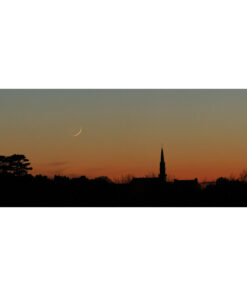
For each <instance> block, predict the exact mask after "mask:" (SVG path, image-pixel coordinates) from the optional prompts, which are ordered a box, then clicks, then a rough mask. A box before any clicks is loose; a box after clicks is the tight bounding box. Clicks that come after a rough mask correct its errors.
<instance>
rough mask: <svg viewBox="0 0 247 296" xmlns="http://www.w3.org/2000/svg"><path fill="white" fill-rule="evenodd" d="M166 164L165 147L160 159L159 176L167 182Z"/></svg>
mask: <svg viewBox="0 0 247 296" xmlns="http://www.w3.org/2000/svg"><path fill="white" fill-rule="evenodd" d="M166 176H167V175H166V165H165V158H164V149H163V147H162V149H161V159H160V175H159V178H160V180H161V181H162V182H166Z"/></svg>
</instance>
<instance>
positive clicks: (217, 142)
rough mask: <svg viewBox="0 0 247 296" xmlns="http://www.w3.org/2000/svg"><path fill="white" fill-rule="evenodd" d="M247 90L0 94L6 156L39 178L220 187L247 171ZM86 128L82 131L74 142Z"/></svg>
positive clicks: (0, 134) (1, 134) (0, 128)
mask: <svg viewBox="0 0 247 296" xmlns="http://www.w3.org/2000/svg"><path fill="white" fill-rule="evenodd" d="M246 98H247V91H246V90H91V91H90V90H0V138H1V151H0V154H2V155H10V154H14V153H18V154H25V155H26V156H27V158H28V159H30V161H31V164H32V167H33V172H32V173H33V174H34V175H36V174H43V175H48V176H49V177H52V176H54V175H55V174H56V175H67V176H71V177H73V176H82V175H85V176H87V177H89V178H94V177H98V176H108V177H109V178H111V179H113V180H115V179H121V178H122V177H124V176H126V175H131V176H135V177H142V176H147V175H151V174H154V175H156V176H158V174H159V162H160V149H161V147H162V146H164V150H165V161H166V166H167V174H168V176H169V177H170V178H177V179H194V178H198V179H199V180H200V181H204V180H208V181H210V180H215V179H216V178H218V177H221V176H223V177H230V176H234V177H238V176H239V174H240V173H241V171H243V170H244V169H246V168H247V157H246V154H247V152H246V151H247V137H246V126H247V118H246V110H247V100H246ZM80 128H83V132H82V133H81V134H80V135H78V136H77V137H74V135H75V134H76V133H77V132H78V131H79V130H80Z"/></svg>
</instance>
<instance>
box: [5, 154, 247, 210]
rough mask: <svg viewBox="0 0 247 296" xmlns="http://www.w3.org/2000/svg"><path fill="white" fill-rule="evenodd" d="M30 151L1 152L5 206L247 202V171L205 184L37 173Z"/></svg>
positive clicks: (191, 205)
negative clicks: (8, 154) (115, 179)
mask: <svg viewBox="0 0 247 296" xmlns="http://www.w3.org/2000/svg"><path fill="white" fill-rule="evenodd" d="M31 170H32V168H31V166H30V162H29V161H28V159H27V158H26V157H25V156H24V155H16V154H15V155H12V156H9V157H3V156H0V206H6V207H10V206H20V207H26V206H43V207H47V206H51V207H53V206H54V207H60V206H66V207H68V206H69V207H78V206H79V207H132V206H133V207H214V206H217V207H224V206H226V207H232V206H234V207H241V206H243V207H246V206H247V174H245V173H243V174H242V175H241V178H238V179H226V178H219V179H218V180H217V181H216V182H215V183H211V184H208V185H207V186H204V187H201V186H200V184H198V183H196V182H192V183H186V182H184V183H183V182H168V183H161V182H159V181H158V179H154V182H152V179H151V181H150V182H145V179H144V182H143V183H142V182H139V183H138V182H137V183H136V182H134V180H133V181H131V179H130V180H129V182H125V183H122V184H120V183H118V184H117V183H113V182H111V180H110V179H108V178H107V177H101V178H96V179H93V180H89V179H87V178H86V177H80V178H68V177H61V176H55V177H54V178H53V179H50V178H48V177H46V176H42V175H38V176H32V175H30V174H29V172H30V171H31Z"/></svg>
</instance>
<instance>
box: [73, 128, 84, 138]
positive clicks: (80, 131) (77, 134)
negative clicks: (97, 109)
mask: <svg viewBox="0 0 247 296" xmlns="http://www.w3.org/2000/svg"><path fill="white" fill-rule="evenodd" d="M81 133H82V128H80V130H79V132H78V133H76V134H75V135H73V137H78V136H79V135H80V134H81Z"/></svg>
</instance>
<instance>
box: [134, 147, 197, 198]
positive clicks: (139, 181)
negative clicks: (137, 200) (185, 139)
mask: <svg viewBox="0 0 247 296" xmlns="http://www.w3.org/2000/svg"><path fill="white" fill-rule="evenodd" d="M165 185H166V187H167V186H168V185H169V186H170V185H173V186H176V187H177V188H180V189H182V188H185V189H188V188H190V189H193V188H194V189H196V188H198V187H199V184H198V180H197V179H194V180H176V179H175V180H174V182H173V183H171V182H167V173H166V163H165V157H164V149H163V148H162V149H161V157H160V172H159V176H158V177H157V178H155V177H154V178H133V180H132V182H131V186H132V188H133V190H134V191H135V192H151V191H152V189H154V188H156V189H157V187H159V188H163V187H164V186H165Z"/></svg>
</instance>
